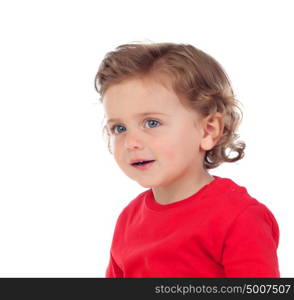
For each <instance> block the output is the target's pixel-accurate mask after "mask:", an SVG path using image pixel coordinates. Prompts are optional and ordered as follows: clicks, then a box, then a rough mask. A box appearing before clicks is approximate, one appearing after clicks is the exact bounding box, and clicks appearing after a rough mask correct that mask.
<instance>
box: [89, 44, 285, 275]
mask: <svg viewBox="0 0 294 300" xmlns="http://www.w3.org/2000/svg"><path fill="white" fill-rule="evenodd" d="M95 88H96V90H97V91H98V93H99V94H100V95H101V102H102V103H103V107H104V110H105V115H106V118H107V124H106V125H105V126H104V132H106V134H107V137H108V148H109V151H110V152H111V153H112V154H113V155H114V159H115V161H116V162H117V164H118V166H119V167H120V168H121V170H122V171H123V172H124V173H125V174H126V175H127V176H128V177H129V178H131V179H133V180H135V181H136V182H138V183H139V184H140V185H141V186H142V187H145V188H147V190H145V191H144V192H142V193H141V194H139V195H138V196H137V197H136V198H135V199H133V200H132V201H130V203H129V204H128V205H127V206H126V207H125V208H124V209H123V211H122V212H121V214H120V215H119V217H118V220H117V223H116V227H115V230H114V235H113V240H112V246H111V251H110V260H109V265H108V267H107V270H106V277H190V278H191V277H280V273H279V265H278V257H277V247H278V243H279V227H278V224H277V222H276V220H275V218H274V216H273V214H272V213H271V211H270V210H269V209H268V208H267V207H266V206H265V205H264V204H262V203H260V202H259V201H257V200H256V199H255V198H253V197H252V196H251V195H249V194H248V192H247V190H246V188H245V187H242V186H239V185H238V184H236V183H235V182H234V181H233V180H231V179H229V178H223V177H219V176H213V175H211V174H210V173H209V172H208V170H209V169H213V168H216V167H217V166H219V165H220V164H222V163H223V162H235V161H238V160H240V159H242V158H243V156H244V149H245V143H244V142H240V141H239V142H237V141H236V139H237V138H238V137H239V136H238V135H237V134H236V130H237V128H238V126H239V124H240V122H241V118H242V117H241V116H242V112H241V110H240V108H239V106H238V101H237V100H236V98H235V96H234V93H233V90H232V87H231V85H230V81H229V79H228V77H227V75H226V73H225V71H224V70H223V68H222V67H221V65H220V64H219V63H218V62H217V61H216V60H215V59H214V58H213V57H211V56H210V55H208V54H206V53H205V52H203V51H201V50H199V49H197V48H196V47H194V46H192V45H187V44H176V43H150V44H143V43H133V44H124V45H120V46H118V47H117V48H116V49H115V51H112V52H109V53H107V54H106V56H105V57H104V59H103V61H102V62H101V64H100V67H99V70H98V72H97V74H96V77H95ZM228 150H229V151H228ZM232 152H235V153H236V155H235V156H234V157H230V154H231V153H232Z"/></svg>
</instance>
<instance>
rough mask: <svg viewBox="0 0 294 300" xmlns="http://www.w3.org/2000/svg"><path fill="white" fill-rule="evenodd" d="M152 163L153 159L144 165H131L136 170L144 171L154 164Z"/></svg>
mask: <svg viewBox="0 0 294 300" xmlns="http://www.w3.org/2000/svg"><path fill="white" fill-rule="evenodd" d="M154 163H155V160H154V161H153V162H150V163H148V164H146V165H132V167H134V168H136V169H138V170H141V171H146V170H148V169H150V168H151V167H152V166H153V165H154Z"/></svg>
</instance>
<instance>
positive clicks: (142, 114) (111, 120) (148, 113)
mask: <svg viewBox="0 0 294 300" xmlns="http://www.w3.org/2000/svg"><path fill="white" fill-rule="evenodd" d="M147 115H166V116H168V115H167V114H165V113H161V112H155V111H154V112H152V111H151V112H144V113H138V114H135V115H134V116H137V117H139V116H147ZM116 121H121V120H120V119H109V120H108V121H107V124H109V123H112V122H116Z"/></svg>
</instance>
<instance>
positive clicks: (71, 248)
mask: <svg viewBox="0 0 294 300" xmlns="http://www.w3.org/2000/svg"><path fill="white" fill-rule="evenodd" d="M292 4H293V1H283V0H282V1H268V0H267V1H248V0H247V1H236V0H232V1H224V0H222V1H217V0H216V1H208V0H205V1H195V0H193V1H187V0H186V1H159V0H156V1H155V0H148V1H109V0H108V1H98V0H96V1H88V0H80V1H73V0H68V1H65V0H58V1H57V0H56V1H53V0H50V1H49V0H48V1H37V0H36V1H32V0H27V1H20V0H19V1H15V0H14V1H13V0H7V1H1V4H0V31H1V35H0V44H1V46H0V101H1V102H0V103H1V105H0V185H1V187H0V276H2V277H16V276H17V277H35V276H36V277H104V274H105V269H106V266H107V263H108V258H109V250H110V245H111V239H112V234H113V230H114V225H115V222H116V219H117V216H118V214H119V213H120V211H121V210H122V209H123V207H125V206H126V205H127V204H128V203H129V201H130V200H132V199H133V198H135V197H136V196H137V195H138V194H139V193H140V192H142V191H144V190H145V188H143V187H141V186H140V185H138V184H137V183H136V182H135V181H132V180H131V179H129V178H128V177H127V176H126V175H124V174H123V173H122V171H121V170H120V169H119V167H118V166H117V165H116V163H115V161H114V160H113V157H112V156H111V154H109V153H108V151H107V147H106V143H105V142H104V140H103V136H102V134H101V130H102V125H101V124H102V120H103V110H102V105H101V104H100V103H99V100H98V99H99V95H98V94H97V93H96V92H95V90H94V77H95V74H96V71H97V68H98V66H99V64H100V62H101V60H102V58H103V56H104V55H105V54H106V52H108V51H111V50H113V49H114V48H115V47H116V46H118V45H119V44H123V43H129V42H133V41H147V40H148V41H153V42H178V43H190V44H193V45H194V46H196V47H198V48H200V49H202V50H203V51H205V52H207V53H209V54H210V55H212V56H213V57H215V58H216V59H217V60H218V61H219V62H220V63H221V64H222V65H223V67H224V69H225V70H226V72H227V73H228V75H229V77H230V79H231V81H232V83H233V88H234V90H235V93H236V95H237V98H238V100H240V101H241V102H242V104H243V112H244V118H243V123H242V125H241V127H240V130H239V133H240V138H241V139H243V140H244V141H245V142H246V143H247V149H246V155H245V158H244V159H243V160H241V161H240V162H238V163H235V164H225V165H222V166H221V167H219V168H217V169H214V170H212V171H210V173H211V174H213V175H218V176H222V177H229V178H231V179H233V180H234V181H235V182H236V183H238V184H240V185H242V186H245V187H246V188H247V190H248V192H249V193H250V194H251V195H252V196H253V197H255V198H256V199H258V200H259V201H260V202H262V203H264V204H265V205H266V206H267V207H268V208H269V209H270V210H271V211H272V212H273V214H274V216H275V217H276V219H277V221H278V223H279V227H280V234H281V236H280V244H279V248H278V256H279V262H280V272H281V277H293V275H294V262H293V253H294V237H293V236H294V235H293V228H294V213H293V208H294V205H293V201H294V197H293V174H292V171H293V148H292V146H293V141H292V139H293V129H294V128H293V86H294V85H293V70H294V60H293V53H294V46H293V28H294V21H293V20H294V19H293V8H292V7H291V5H292Z"/></svg>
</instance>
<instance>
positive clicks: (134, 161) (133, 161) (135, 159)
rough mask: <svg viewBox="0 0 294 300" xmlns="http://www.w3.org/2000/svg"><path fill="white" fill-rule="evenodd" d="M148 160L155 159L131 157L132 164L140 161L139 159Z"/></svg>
mask: <svg viewBox="0 0 294 300" xmlns="http://www.w3.org/2000/svg"><path fill="white" fill-rule="evenodd" d="M146 160H153V159H146V158H134V159H131V161H130V164H133V163H136V162H139V161H146Z"/></svg>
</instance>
